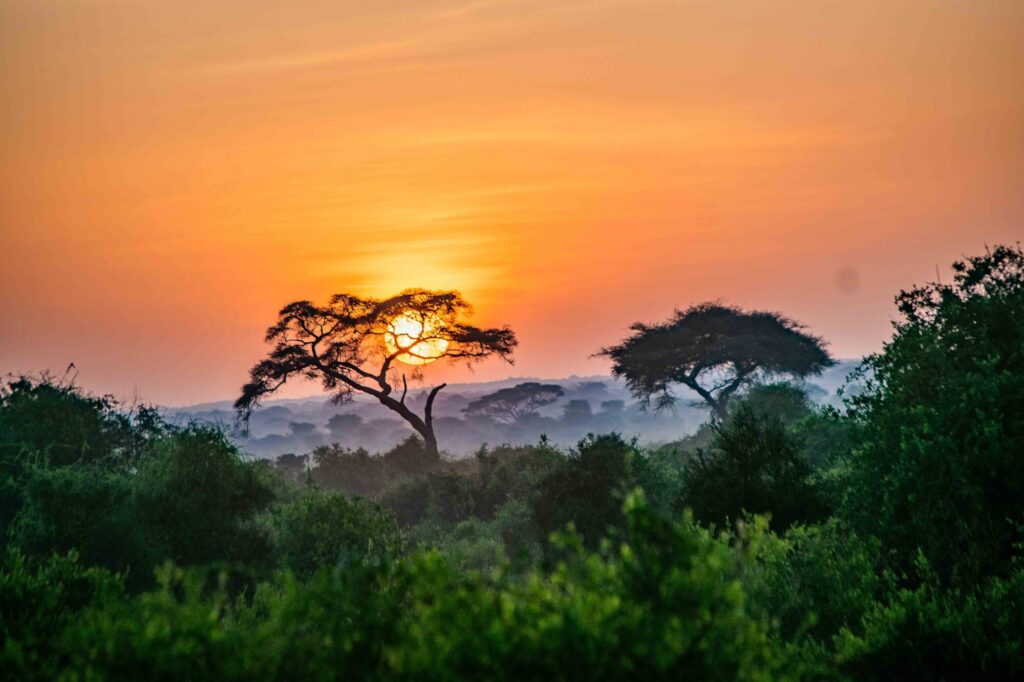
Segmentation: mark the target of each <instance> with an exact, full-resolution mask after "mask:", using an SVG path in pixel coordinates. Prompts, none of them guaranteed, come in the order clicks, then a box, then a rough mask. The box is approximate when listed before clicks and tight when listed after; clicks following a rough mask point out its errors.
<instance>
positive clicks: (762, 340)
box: [598, 303, 835, 420]
mask: <svg viewBox="0 0 1024 682" xmlns="http://www.w3.org/2000/svg"><path fill="white" fill-rule="evenodd" d="M632 330H633V332H634V333H633V335H632V336H630V337H629V338H627V339H626V340H624V341H623V342H622V343H620V344H619V345H617V346H611V347H609V348H604V349H602V350H601V351H600V352H599V353H598V355H603V356H606V357H609V358H611V360H612V374H614V375H615V376H617V377H622V378H624V379H625V380H626V384H627V386H628V387H629V390H630V391H631V392H632V393H633V395H634V396H636V397H637V398H639V400H640V401H641V404H642V405H644V406H645V407H646V406H648V405H650V402H651V400H652V399H654V400H655V404H656V407H657V408H658V409H661V408H664V407H668V406H670V405H672V404H673V403H674V402H675V395H673V393H672V387H673V385H675V384H682V385H684V386H686V387H687V388H690V389H691V390H693V391H694V392H695V393H696V394H697V395H699V396H700V397H701V399H702V400H703V401H704V402H705V403H707V405H708V406H709V407H710V408H711V409H712V411H713V413H714V415H715V417H716V418H718V419H719V420H723V419H725V416H726V414H727V409H728V404H729V400H730V399H731V398H732V397H733V396H734V395H735V394H736V392H737V391H739V390H740V389H741V388H743V387H744V386H747V385H749V384H751V383H753V382H755V381H757V380H759V379H764V378H766V377H770V376H779V375H792V376H796V377H804V376H808V375H811V374H817V373H818V372H820V371H821V370H822V369H824V368H825V367H829V366H831V365H833V364H835V361H834V360H833V359H832V358H831V357H830V356H829V354H828V352H827V351H826V350H825V348H824V342H823V341H822V340H821V339H820V338H818V337H817V336H812V335H811V334H808V333H806V332H804V331H803V330H804V326H803V325H801V324H799V323H798V322H795V321H793V320H791V319H789V318H787V317H784V316H782V315H779V314H778V313H770V312H759V311H751V312H747V311H744V310H741V309H740V308H736V307H732V306H725V305H721V304H719V303H701V304H698V305H695V306H692V307H690V308H687V309H686V310H677V311H676V312H675V313H674V314H673V315H672V317H670V318H669V319H668V320H666V321H665V322H662V323H659V324H653V325H649V324H644V323H641V322H638V323H636V324H634V325H633V326H632Z"/></svg>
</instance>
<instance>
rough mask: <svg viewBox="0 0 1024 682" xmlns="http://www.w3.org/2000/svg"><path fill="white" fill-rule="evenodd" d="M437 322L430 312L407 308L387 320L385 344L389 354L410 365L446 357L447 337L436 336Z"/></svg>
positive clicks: (428, 362)
mask: <svg viewBox="0 0 1024 682" xmlns="http://www.w3.org/2000/svg"><path fill="white" fill-rule="evenodd" d="M439 326H440V325H438V324H437V321H436V320H435V319H433V318H432V317H431V316H429V315H423V314H422V313H417V312H414V311H411V310H407V311H406V312H404V313H402V314H401V315H396V316H395V317H393V318H392V319H391V321H390V322H388V327H387V331H386V332H385V333H384V347H385V348H387V351H388V354H389V355H393V354H395V353H399V355H397V356H396V357H395V359H396V360H398V361H399V362H404V363H405V364H407V365H429V364H430V363H431V362H434V361H435V360H437V359H439V358H441V357H444V354H445V353H446V352H447V351H448V339H445V338H442V337H440V336H437V335H436V334H437V332H438V327H439Z"/></svg>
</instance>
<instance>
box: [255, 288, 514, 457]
mask: <svg viewBox="0 0 1024 682" xmlns="http://www.w3.org/2000/svg"><path fill="white" fill-rule="evenodd" d="M470 310H471V309H470V306H469V304H468V303H466V301H465V300H463V298H462V296H461V295H460V294H459V293H458V292H454V291H440V292H437V291H426V290H423V289H409V290H406V291H403V292H402V293H401V294H399V295H397V296H392V297H391V298H387V299H373V298H360V297H358V296H353V295H351V294H335V295H334V296H333V297H332V298H331V300H330V302H329V303H328V304H327V305H326V306H317V305H313V304H312V303H310V302H309V301H296V302H294V303H289V304H288V305H286V306H285V307H284V308H282V309H281V312H280V313H279V317H278V321H277V323H276V324H274V325H273V326H272V327H270V328H269V329H268V330H267V336H266V340H267V343H273V344H274V348H273V350H272V351H271V352H270V354H269V355H268V356H267V358H265V359H264V360H261V361H260V362H258V363H257V364H256V365H255V366H254V367H253V368H252V370H251V371H250V382H249V383H247V384H246V385H245V386H243V387H242V395H241V397H239V398H238V400H237V401H236V402H235V409H236V410H237V411H238V414H239V417H240V418H241V419H242V420H243V421H245V420H247V419H248V417H249V415H250V414H251V412H252V410H253V408H255V407H256V406H257V405H258V404H259V403H260V401H261V400H262V399H263V398H265V397H266V396H268V395H270V394H272V393H274V392H275V391H277V390H278V389H279V388H281V386H283V385H284V383H285V382H286V381H288V379H291V378H293V377H302V378H306V379H311V380H315V381H319V382H320V383H321V385H322V386H323V387H324V389H325V390H327V391H329V392H331V393H333V394H334V400H335V401H337V402H344V401H345V400H348V399H350V398H351V397H352V395H353V394H354V393H355V392H357V391H358V392H360V393H365V394H367V395H370V396H373V397H374V398H376V399H377V400H378V401H379V402H380V403H381V404H382V405H384V406H385V407H387V408H388V409H390V410H392V411H394V412H395V413H397V414H398V415H399V416H400V417H402V419H404V420H405V421H406V422H408V423H409V425H410V426H411V427H412V428H413V429H414V430H415V431H416V433H417V434H419V436H420V437H422V438H423V443H424V445H425V447H426V449H427V451H428V452H430V453H434V454H436V453H437V438H436V437H435V435H434V426H433V415H432V410H433V406H434V399H435V398H436V397H437V394H438V392H439V391H440V390H441V389H443V388H444V387H445V385H446V384H439V385H437V386H435V387H433V388H432V389H431V390H430V392H429V394H428V396H427V400H426V405H425V407H424V409H423V414H422V415H419V414H417V413H416V412H414V411H413V410H412V409H410V408H409V406H408V405H406V403H405V398H406V394H407V392H408V379H407V376H406V373H405V372H402V371H401V370H400V367H401V366H404V367H407V368H408V371H409V375H410V376H411V377H412V378H420V377H421V376H422V374H421V368H420V367H417V365H425V364H429V363H430V362H433V361H435V360H441V359H446V360H449V361H458V362H465V363H473V362H477V361H480V360H483V359H485V358H488V357H491V356H494V355H497V356H498V357H500V358H502V359H503V360H505V361H506V362H509V363H511V359H510V355H511V353H512V351H513V350H514V349H515V347H516V343H517V341H516V337H515V333H514V332H513V331H512V330H511V329H510V328H509V327H507V326H506V327H501V328H492V329H482V328H479V327H474V326H472V325H469V324H466V323H465V322H464V321H463V318H464V317H465V316H466V315H468V313H469V312H470ZM398 388H401V392H400V394H399V395H397V396H396V392H397V390H398Z"/></svg>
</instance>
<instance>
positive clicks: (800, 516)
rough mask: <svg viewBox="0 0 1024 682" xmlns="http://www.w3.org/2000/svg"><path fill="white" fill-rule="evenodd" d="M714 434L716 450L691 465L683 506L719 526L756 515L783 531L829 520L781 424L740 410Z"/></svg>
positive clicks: (804, 464) (702, 453)
mask: <svg viewBox="0 0 1024 682" xmlns="http://www.w3.org/2000/svg"><path fill="white" fill-rule="evenodd" d="M714 429H715V436H714V438H713V439H712V442H711V447H710V448H709V449H708V450H707V451H703V450H699V451H698V452H697V455H696V457H694V458H693V459H692V460H691V461H690V462H689V463H688V464H687V465H686V469H685V471H684V474H683V486H682V491H681V493H680V498H679V502H678V506H680V507H683V506H685V507H688V508H690V509H692V510H693V515H694V517H695V518H696V519H697V520H698V521H701V522H703V523H713V524H718V525H719V526H724V525H727V524H728V523H729V522H730V521H735V520H736V519H739V518H740V517H742V516H743V515H744V514H746V513H751V514H770V515H771V517H772V520H773V521H774V523H775V525H776V527H777V528H780V529H784V528H788V527H789V526H791V525H793V524H795V523H806V522H813V521H817V520H820V519H822V518H823V517H824V516H825V515H826V514H827V511H828V510H827V509H826V507H825V502H824V498H823V496H822V495H821V494H820V493H819V492H818V490H817V489H816V488H815V486H814V480H813V477H812V474H813V470H812V469H811V466H810V464H808V463H807V462H806V461H805V460H804V459H803V457H802V456H801V453H800V446H799V444H798V443H797V442H796V441H795V439H794V438H793V437H792V436H790V435H789V434H788V433H787V432H786V429H785V426H783V424H782V422H781V421H779V420H778V419H777V418H774V417H770V416H762V415H759V414H757V413H756V412H755V411H754V410H753V409H752V408H751V407H750V406H748V405H746V404H741V405H740V406H739V407H738V409H737V410H736V411H735V413H734V414H733V415H731V416H730V417H729V419H728V420H727V421H726V422H725V423H724V424H721V425H715V426H714Z"/></svg>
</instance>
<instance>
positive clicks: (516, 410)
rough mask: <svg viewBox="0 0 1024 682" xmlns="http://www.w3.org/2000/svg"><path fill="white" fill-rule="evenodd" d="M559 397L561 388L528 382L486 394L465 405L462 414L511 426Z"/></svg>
mask: <svg viewBox="0 0 1024 682" xmlns="http://www.w3.org/2000/svg"><path fill="white" fill-rule="evenodd" d="M561 397H562V387H561V386H557V385H555V384H539V383H537V382H535V381H530V382H527V383H524V384H517V385H515V386H512V387H510V388H503V389H501V390H500V391H495V392H494V393H488V394H487V395H485V396H482V397H480V398H478V399H477V400H474V401H473V402H471V403H470V404H469V405H467V406H466V408H465V409H464V410H463V412H465V413H466V414H467V415H468V416H470V417H478V416H486V417H491V418H492V419H497V420H498V421H500V422H504V423H505V424H513V423H515V422H517V421H519V420H520V419H522V418H523V417H524V416H525V415H527V414H530V413H531V412H533V411H534V410H536V409H537V408H538V407H544V406H545V405H550V404H551V403H553V402H555V401H556V400H558V399H559V398H561Z"/></svg>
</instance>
